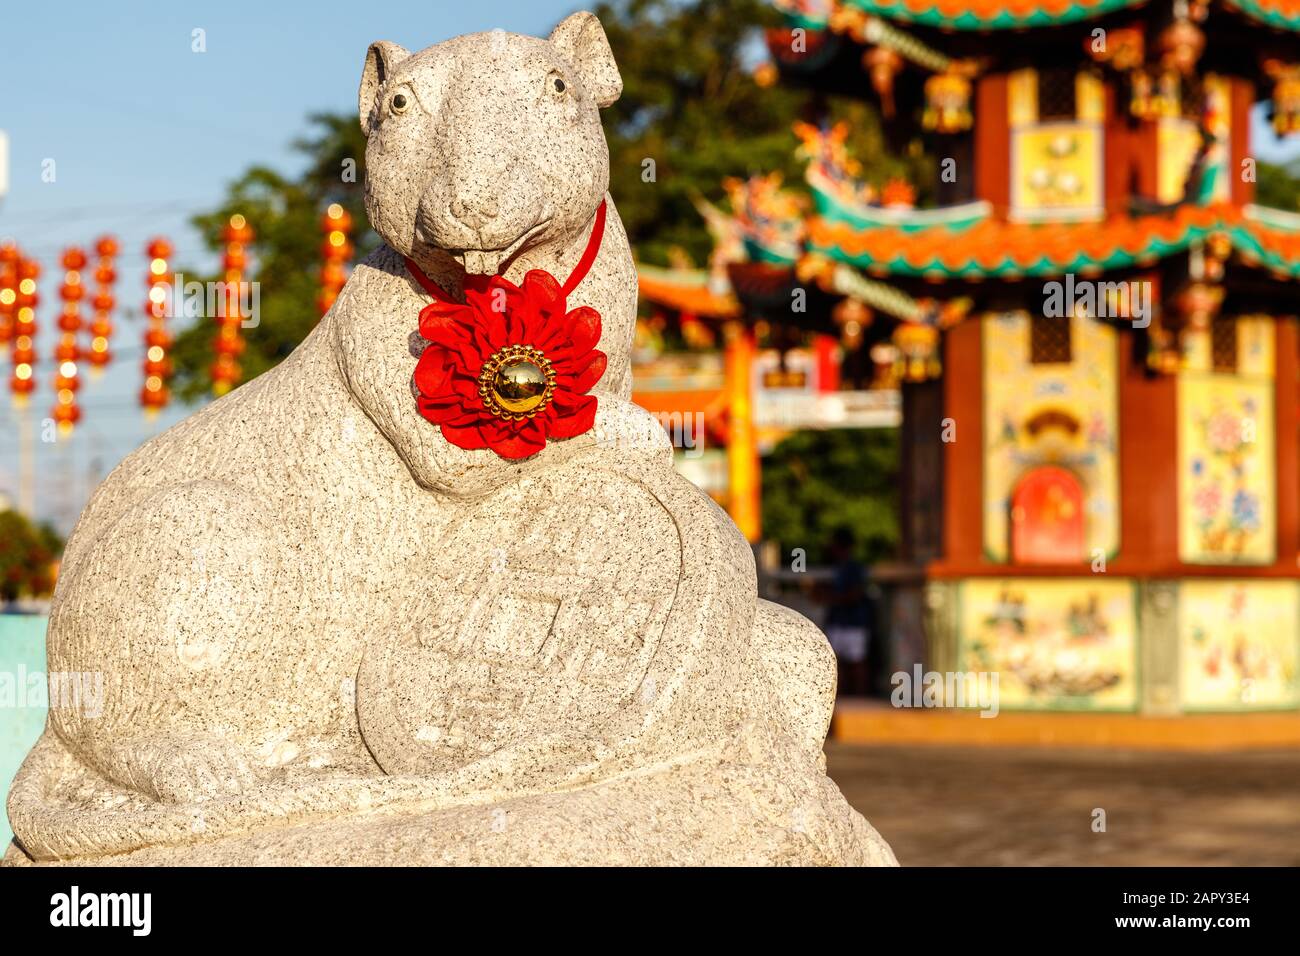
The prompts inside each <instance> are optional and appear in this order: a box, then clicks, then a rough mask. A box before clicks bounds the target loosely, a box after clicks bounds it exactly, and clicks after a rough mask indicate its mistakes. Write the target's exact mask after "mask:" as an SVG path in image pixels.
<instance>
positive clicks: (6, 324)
mask: <svg viewBox="0 0 1300 956" xmlns="http://www.w3.org/2000/svg"><path fill="white" fill-rule="evenodd" d="M16 311H18V247H17V246H16V245H14V244H13V243H12V242H4V243H0V352H3V351H4V350H5V349H7V348H8V346H9V343H10V342H11V341H12V340H13V337H14V313H15V312H16Z"/></svg>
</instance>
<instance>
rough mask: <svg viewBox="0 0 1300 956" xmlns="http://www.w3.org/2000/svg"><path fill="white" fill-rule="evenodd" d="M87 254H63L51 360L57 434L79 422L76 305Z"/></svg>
mask: <svg viewBox="0 0 1300 956" xmlns="http://www.w3.org/2000/svg"><path fill="white" fill-rule="evenodd" d="M86 261H87V260H86V253H85V252H83V251H82V250H81V249H77V248H75V247H73V248H70V249H65V250H64V252H63V259H62V263H63V269H64V273H63V285H62V286H61V287H60V289H59V298H61V299H62V300H63V302H64V306H63V313H62V314H61V315H60V316H59V333H60V334H59V341H58V344H57V345H56V346H55V347H54V360H55V363H56V365H57V367H56V369H55V375H54V395H55V402H56V404H55V406H54V411H53V416H54V420H55V421H56V422H58V425H59V430H60V431H63V432H67V431H70V430H71V429H72V427H73V426H74V425H75V424H76V423H77V422H78V421H80V420H81V409H80V408H79V407H78V405H77V392H78V391H79V390H80V388H81V380H80V377H79V375H78V368H77V359H78V358H79V357H80V355H79V353H80V350H79V349H78V347H77V333H78V332H79V331H81V309H80V306H79V303H80V302H81V300H82V299H83V298H84V297H85V294H86V290H85V289H84V288H83V287H82V284H81V270H82V269H84V268H85V267H86Z"/></svg>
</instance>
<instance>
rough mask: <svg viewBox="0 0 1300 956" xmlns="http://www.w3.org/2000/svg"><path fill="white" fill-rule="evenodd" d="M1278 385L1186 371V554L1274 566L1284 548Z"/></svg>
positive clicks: (1181, 439)
mask: <svg viewBox="0 0 1300 956" xmlns="http://www.w3.org/2000/svg"><path fill="white" fill-rule="evenodd" d="M1274 435H1275V427H1274V419H1273V385H1272V383H1271V382H1269V381H1267V380H1265V381H1260V380H1255V379H1245V378H1242V377H1240V376H1236V375H1205V374H1195V373H1185V374H1182V375H1180V376H1179V377H1178V512H1179V522H1180V523H1179V534H1178V553H1179V557H1180V558H1181V559H1182V560H1183V561H1186V562H1188V563H1189V564H1271V563H1273V561H1274V559H1275V557H1276V550H1277V496H1276V474H1275V470H1274V468H1275V466H1274V452H1275V449H1274Z"/></svg>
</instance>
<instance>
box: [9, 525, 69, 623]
mask: <svg viewBox="0 0 1300 956" xmlns="http://www.w3.org/2000/svg"><path fill="white" fill-rule="evenodd" d="M62 551H63V541H62V539H61V538H60V537H59V536H58V534H56V533H55V531H54V529H53V528H51V527H50V526H49V525H46V524H41V525H35V524H33V523H32V522H31V521H29V520H28V519H27V517H26V516H25V515H23V514H20V513H19V512H17V511H0V600H2V601H4V602H5V603H8V602H10V601H15V600H17V599H18V598H20V597H44V596H45V595H47V594H49V593H50V592H51V591H52V590H53V589H54V573H53V567H52V565H53V562H54V559H55V558H56V557H58V555H59V554H61V553H62Z"/></svg>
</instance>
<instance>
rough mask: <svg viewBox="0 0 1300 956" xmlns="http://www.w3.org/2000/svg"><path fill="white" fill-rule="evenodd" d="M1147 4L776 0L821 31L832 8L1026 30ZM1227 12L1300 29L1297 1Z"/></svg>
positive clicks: (1262, 0) (1251, 4)
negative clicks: (1235, 12) (848, 8)
mask: <svg viewBox="0 0 1300 956" xmlns="http://www.w3.org/2000/svg"><path fill="white" fill-rule="evenodd" d="M1148 2H1149V0H774V4H775V5H776V6H777V7H778V8H779V9H780V10H781V11H782V12H783V13H784V14H785V15H786V17H787V18H788V19H789V21H790V22H792V23H795V24H796V25H799V26H804V27H810V28H814V29H823V28H825V27H827V26H828V25H829V24H830V19H831V11H832V10H833V9H834V8H836V7H854V8H857V9H859V10H861V11H863V12H864V13H868V14H872V15H874V16H878V17H881V18H883V19H886V20H892V21H895V22H899V23H911V24H918V25H921V26H926V27H934V28H936V29H940V30H972V31H976V30H1024V29H1030V28H1033V27H1052V26H1060V25H1062V24H1068V23H1078V22H1080V21H1083V20H1091V19H1095V18H1097V17H1101V16H1105V15H1106V14H1108V13H1113V12H1115V11H1117V10H1124V9H1127V8H1130V7H1140V6H1143V5H1145V4H1146V3H1148ZM1221 2H1222V4H1223V5H1224V6H1226V7H1228V8H1230V9H1233V10H1236V11H1237V12H1239V13H1241V14H1244V15H1245V16H1247V17H1250V18H1251V19H1253V20H1258V21H1259V22H1261V23H1265V24H1267V25H1269V26H1272V27H1276V28H1278V29H1283V30H1300V0H1221Z"/></svg>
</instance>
